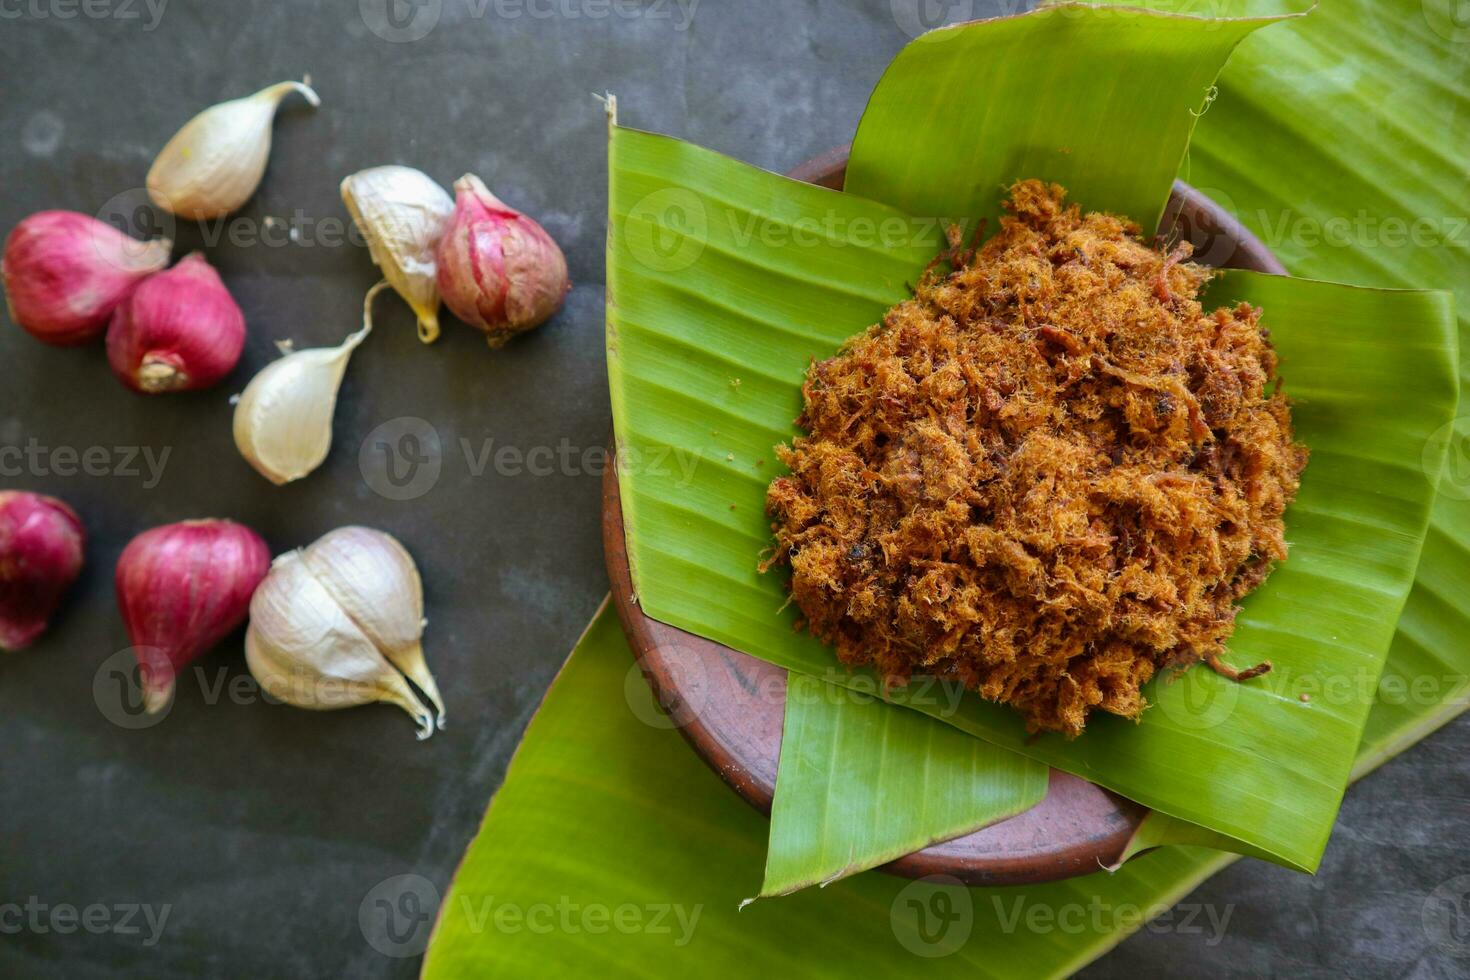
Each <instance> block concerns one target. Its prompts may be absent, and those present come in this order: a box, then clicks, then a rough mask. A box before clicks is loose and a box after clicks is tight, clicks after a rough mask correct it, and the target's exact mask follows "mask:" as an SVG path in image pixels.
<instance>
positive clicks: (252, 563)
mask: <svg viewBox="0 0 1470 980" xmlns="http://www.w3.org/2000/svg"><path fill="white" fill-rule="evenodd" d="M270 560H271V553H270V549H269V548H268V547H266V543H265V541H264V540H262V539H261V537H260V535H258V534H256V533H255V532H254V531H252V530H250V529H249V528H248V527H244V526H243V525H240V524H236V523H235V522H234V521H221V520H205V521H184V522H182V523H179V524H167V525H164V526H163V527H155V528H153V529H152V530H149V531H144V532H143V533H142V534H140V535H138V536H137V537H136V538H134V539H133V540H132V541H130V542H128V546H127V547H126V548H124V549H123V553H122V555H121V557H119V558H118V560H117V576H116V579H117V603H118V606H119V608H120V609H121V610H122V617H123V623H124V625H126V626H127V630H128V637H129V639H131V641H132V644H133V653H134V654H135V655H136V656H137V658H138V666H139V668H140V673H141V675H142V680H143V697H144V703H145V705H146V707H147V710H148V712H149V713H150V714H153V713H156V712H158V711H160V710H161V709H162V708H163V707H164V706H165V705H167V704H168V702H169V699H170V698H172V697H173V691H174V681H175V678H176V677H177V675H178V672H179V670H180V669H181V668H182V667H184V666H185V665H186V664H188V663H189V662H190V661H192V660H194V659H195V658H196V657H198V656H199V655H200V654H201V653H203V652H204V651H206V650H208V649H209V648H210V647H212V646H214V645H215V644H217V643H219V641H220V640H223V639H224V638H225V637H226V636H228V635H229V634H230V632H231V631H232V630H233V629H235V627H237V626H239V625H240V624H241V623H242V622H244V620H245V614H246V612H247V611H248V610H249V608H250V597H251V595H252V594H253V593H254V592H255V587H256V586H257V585H259V584H260V582H261V580H262V579H264V578H265V574H266V571H267V569H268V568H269V567H270Z"/></svg>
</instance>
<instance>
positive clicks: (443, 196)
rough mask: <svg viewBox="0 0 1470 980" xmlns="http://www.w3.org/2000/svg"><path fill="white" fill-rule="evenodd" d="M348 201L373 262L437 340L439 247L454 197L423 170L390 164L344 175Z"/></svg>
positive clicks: (423, 332)
mask: <svg viewBox="0 0 1470 980" xmlns="http://www.w3.org/2000/svg"><path fill="white" fill-rule="evenodd" d="M342 201H343V203H344V204H346V205H347V211H348V213H349V214H351V215H352V220H353V221H354V222H356V224H357V227H358V228H360V229H362V233H363V236H364V237H366V238H367V244H368V252H369V253H370V254H371V255H372V258H373V262H374V263H375V264H376V265H377V266H378V268H380V269H382V270H383V277H384V278H385V279H387V280H388V282H389V283H391V284H392V286H393V288H394V290H396V291H397V293H398V295H399V296H402V297H403V299H404V302H406V303H408V305H409V306H411V307H412V308H413V311H414V313H415V314H416V315H417V316H418V321H419V339H420V340H422V341H423V342H424V343H426V344H431V343H433V342H434V341H435V340H437V339H438V337H439V285H438V282H437V279H436V266H435V263H434V251H435V249H436V248H437V246H438V244H439V239H440V238H441V237H442V236H443V234H444V227H445V225H447V224H448V222H449V216H450V215H451V214H453V213H454V201H453V199H451V198H450V196H449V194H448V193H447V192H446V191H445V190H444V188H442V187H440V186H439V185H438V184H436V183H435V182H434V180H433V179H432V178H431V177H429V175H428V174H425V173H424V172H423V171H420V170H415V169H414V168H412V167H400V166H385V167H370V168H368V169H367V170H359V171H358V172H357V173H355V174H353V175H352V176H350V177H347V178H346V179H344V180H343V181H342Z"/></svg>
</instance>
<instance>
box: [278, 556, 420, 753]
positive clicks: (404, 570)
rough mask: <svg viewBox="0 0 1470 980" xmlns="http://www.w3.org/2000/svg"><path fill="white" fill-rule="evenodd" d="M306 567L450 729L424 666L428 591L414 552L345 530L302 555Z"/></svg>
mask: <svg viewBox="0 0 1470 980" xmlns="http://www.w3.org/2000/svg"><path fill="white" fill-rule="evenodd" d="M302 561H303V562H304V563H305V564H306V566H307V567H308V568H309V569H311V573H312V575H314V576H315V577H316V580H317V581H318V582H319V583H321V585H322V587H323V588H324V589H325V590H326V591H327V593H328V594H329V595H331V597H332V599H333V601H335V602H336V603H337V605H338V606H340V607H341V608H342V609H343V610H344V611H345V612H346V613H347V615H348V616H349V617H351V619H352V621H353V622H354V623H356V624H357V625H358V628H360V629H361V630H362V631H363V632H364V633H365V634H367V636H368V638H369V639H371V640H372V641H373V644H374V645H375V646H376V647H377V648H378V650H380V651H381V652H382V654H383V656H385V657H387V658H388V659H389V660H390V661H391V662H392V663H393V665H394V666H395V667H397V668H398V669H399V670H401V671H403V672H404V673H405V674H407V675H408V679H409V680H411V681H413V682H414V683H415V684H417V685H418V687H419V690H421V691H423V692H424V694H426V695H427V696H428V698H429V700H430V701H431V702H433V704H434V708H435V710H436V711H437V712H438V722H439V727H440V728H443V727H444V699H443V698H442V697H441V696H440V694H439V685H438V684H436V683H435V682H434V675H433V674H432V673H430V672H429V665H428V664H427V663H425V662H424V649H423V645H422V642H421V640H422V637H423V635H424V586H423V581H422V580H421V579H420V578H419V570H418V568H417V567H416V566H415V565H414V563H413V558H412V557H411V556H410V555H409V553H408V550H407V549H405V548H404V547H403V545H402V544H400V543H399V541H398V539H397V538H395V537H393V536H392V535H391V534H385V533H383V532H382V531H375V530H373V529H372V528H369V527H343V528H338V529H337V530H335V531H332V532H330V533H328V534H326V535H323V536H322V537H321V538H320V539H318V540H317V541H316V542H315V543H313V544H312V545H311V546H310V547H309V548H307V549H306V550H305V551H303V552H302Z"/></svg>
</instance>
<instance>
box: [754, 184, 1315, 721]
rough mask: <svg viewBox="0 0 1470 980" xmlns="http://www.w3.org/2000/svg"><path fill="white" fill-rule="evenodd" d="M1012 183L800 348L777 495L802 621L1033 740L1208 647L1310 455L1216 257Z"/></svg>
mask: <svg viewBox="0 0 1470 980" xmlns="http://www.w3.org/2000/svg"><path fill="white" fill-rule="evenodd" d="M1064 198H1065V192H1064V191H1063V190H1062V188H1061V187H1059V186H1057V185H1055V184H1053V185H1047V184H1043V183H1041V182H1039V181H1035V180H1027V181H1021V182H1019V183H1017V184H1015V185H1014V186H1013V187H1012V188H1011V189H1010V196H1009V200H1007V202H1006V205H1005V206H1006V210H1007V212H1008V214H1007V216H1005V217H1003V218H1002V219H1001V223H1000V224H1001V227H1000V231H999V232H998V233H997V234H996V235H995V236H993V237H992V238H991V239H990V240H989V241H987V242H985V244H984V245H983V246H981V247H979V248H978V249H969V250H962V249H961V248H960V245H959V242H958V241H957V236H953V235H952V245H953V246H954V247H953V248H951V250H950V251H949V252H947V253H945V254H944V255H943V256H941V259H942V260H943V261H942V262H940V263H936V266H933V267H931V269H930V270H929V271H927V272H926V273H925V275H924V277H923V278H922V280H921V281H920V283H919V285H918V287H917V289H916V290H915V294H914V296H913V298H912V299H910V300H907V301H905V302H903V303H900V304H899V305H897V306H895V307H894V308H892V309H891V310H889V311H888V312H887V314H885V316H884V318H883V321H882V322H881V323H879V324H876V325H875V326H873V327H871V328H869V329H868V330H867V331H866V332H864V333H863V334H861V335H859V336H857V337H855V338H853V339H852V340H850V341H849V342H848V343H847V344H846V345H845V346H844V347H843V349H842V350H841V351H840V352H839V353H838V354H837V355H836V356H834V357H832V358H830V359H828V360H825V361H821V362H817V363H813V364H812V365H811V367H810V369H809V371H808V373H807V377H806V381H805V384H804V385H803V388H802V396H803V400H804V405H805V407H804V410H803V412H802V415H801V417H800V418H799V419H798V420H797V423H798V425H799V426H800V427H801V428H802V429H803V430H805V431H806V433H807V434H806V435H805V436H804V437H801V438H798V439H796V440H795V441H794V443H793V444H792V445H791V446H789V447H788V446H781V447H778V450H777V452H778V454H779V456H780V459H781V461H782V462H783V463H784V464H785V465H786V466H787V467H788V468H789V470H790V475H789V476H782V477H780V478H778V479H776V480H775V481H773V482H772V483H771V484H770V487H769V489H768V492H767V498H766V509H767V513H768V514H769V515H770V517H771V519H772V522H773V523H772V530H773V531H774V533H775V537H776V549H775V551H774V553H773V555H772V557H771V558H770V559H769V560H768V561H767V562H766V563H765V566H763V567H770V566H771V565H775V564H785V565H789V566H790V571H791V579H790V589H791V594H792V597H793V599H794V600H795V602H796V603H797V605H798V606H799V607H800V609H801V611H802V613H803V616H804V620H805V625H806V627H807V628H808V629H810V630H811V632H812V633H813V634H815V635H816V636H817V637H819V638H820V639H821V640H823V641H824V642H825V643H827V644H830V645H832V646H833V647H835V648H836V652H837V655H838V657H839V658H840V659H841V660H842V661H843V662H844V663H847V664H849V665H867V664H871V665H874V666H875V667H876V668H877V669H878V670H879V671H880V672H881V673H882V674H883V675H884V676H885V677H886V678H887V679H888V680H889V682H890V683H904V682H906V681H907V680H908V678H909V677H910V676H911V675H913V674H915V673H920V674H930V675H936V676H940V677H945V678H955V679H959V680H960V681H962V682H963V683H964V684H965V685H966V686H967V687H969V688H972V689H974V690H976V691H978V692H979V693H980V694H981V695H982V696H984V697H986V698H990V699H993V700H996V701H1000V702H1003V703H1005V704H1009V705H1012V706H1013V707H1015V708H1016V709H1017V710H1018V711H1020V712H1021V713H1022V714H1023V715H1024V717H1025V719H1026V721H1027V724H1028V727H1029V728H1030V729H1031V730H1032V731H1058V732H1063V733H1065V734H1066V735H1068V736H1076V735H1078V734H1079V733H1081V732H1082V730H1083V728H1084V726H1085V724H1086V721H1087V717H1088V715H1089V713H1090V712H1091V711H1093V710H1094V709H1100V710H1103V711H1107V712H1111V713H1113V714H1118V715H1122V716H1124V717H1128V718H1137V717H1138V715H1139V713H1140V712H1141V711H1142V710H1143V709H1144V707H1145V701H1144V698H1143V695H1142V694H1141V692H1140V687H1141V685H1143V684H1144V683H1145V682H1146V681H1148V680H1149V678H1151V677H1152V676H1153V675H1154V673H1155V672H1156V671H1158V670H1159V669H1161V668H1165V667H1181V668H1182V667H1186V666H1189V665H1191V664H1194V663H1197V662H1199V661H1201V660H1203V661H1206V662H1208V663H1209V664H1210V665H1211V666H1213V667H1215V668H1216V669H1218V670H1220V671H1221V672H1222V673H1225V674H1227V675H1228V676H1233V677H1237V678H1238V679H1245V678H1246V677H1249V676H1254V674H1255V673H1260V672H1263V671H1264V670H1265V669H1269V665H1260V666H1258V667H1256V668H1252V669H1251V670H1250V671H1240V672H1237V671H1234V670H1233V669H1231V668H1230V667H1228V666H1226V665H1225V664H1224V663H1223V661H1222V660H1221V659H1220V658H1221V655H1222V654H1223V652H1224V647H1225V642H1226V640H1227V639H1228V638H1229V636H1230V634H1231V631H1232V630H1233V628H1234V619H1235V615H1236V611H1237V605H1236V604H1237V602H1238V601H1239V600H1240V599H1241V598H1242V597H1243V596H1245V595H1246V594H1247V593H1249V592H1250V591H1252V590H1253V589H1255V588H1256V587H1257V586H1259V585H1260V584H1261V583H1262V582H1263V581H1264V580H1265V578H1266V576H1267V575H1268V574H1269V573H1270V570H1271V568H1272V565H1273V563H1274V562H1277V561H1281V560H1283V559H1285V557H1286V543H1285V541H1284V539H1283V524H1282V514H1283V512H1284V510H1285V509H1286V506H1287V505H1288V504H1289V503H1290V502H1291V500H1292V499H1293V497H1294V496H1295V494H1296V491H1297V487H1298V483H1299V478H1300V474H1301V471H1302V469H1303V468H1304V467H1305V465H1306V461H1307V451H1306V449H1305V448H1304V447H1302V446H1300V445H1297V444H1296V443H1295V442H1294V441H1293V437H1292V429H1291V414H1290V409H1289V405H1288V402H1287V399H1286V397H1285V396H1284V395H1283V394H1282V393H1281V391H1280V382H1279V380H1278V379H1277V377H1276V355H1275V353H1274V351H1273V350H1272V347H1271V345H1270V343H1269V340H1268V337H1267V333H1266V331H1264V330H1263V329H1262V328H1261V326H1260V315H1261V314H1260V311H1259V310H1257V309H1253V308H1252V307H1250V306H1248V305H1244V304H1242V305H1238V306H1235V307H1233V308H1222V309H1217V310H1213V311H1211V312H1208V313H1207V312H1205V311H1204V310H1203V309H1202V307H1201V305H1200V303H1199V302H1198V300H1197V298H1196V297H1197V295H1198V293H1199V290H1200V288H1201V287H1202V286H1203V285H1204V284H1205V282H1206V281H1207V280H1208V279H1209V278H1210V276H1211V274H1212V273H1211V271H1210V270H1209V269H1207V268H1205V267H1203V266H1200V265H1196V264H1193V263H1191V262H1189V261H1187V259H1188V256H1189V254H1190V253H1189V246H1188V245H1187V244H1186V245H1181V246H1178V247H1176V248H1175V249H1173V250H1172V251H1169V252H1167V253H1165V252H1161V251H1159V250H1156V249H1153V248H1150V247H1148V246H1147V245H1145V244H1143V243H1142V242H1141V241H1140V240H1139V239H1138V237H1137V236H1138V231H1139V230H1138V228H1137V226H1136V225H1133V224H1131V223H1129V222H1127V221H1126V220H1123V219H1121V218H1118V217H1115V216H1113V215H1109V214H1101V213H1090V214H1085V215H1084V214H1082V213H1081V211H1080V209H1079V208H1078V207H1077V205H1075V204H1072V205H1066V204H1065V203H1064Z"/></svg>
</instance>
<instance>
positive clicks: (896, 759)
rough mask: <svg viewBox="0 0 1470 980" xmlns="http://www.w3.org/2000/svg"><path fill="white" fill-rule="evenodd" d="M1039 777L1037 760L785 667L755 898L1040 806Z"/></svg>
mask: <svg viewBox="0 0 1470 980" xmlns="http://www.w3.org/2000/svg"><path fill="white" fill-rule="evenodd" d="M950 691H951V693H954V694H958V693H959V690H958V688H953V687H952V688H950ZM1046 784H1047V771H1046V767H1045V766H1042V765H1038V764H1037V763H1035V762H1032V761H1031V760H1029V759H1026V758H1025V757H1023V756H1019V755H1017V754H1016V753H1014V752H1009V751H1007V750H1005V749H1003V748H1000V747H999V746H997V745H992V744H990V743H988V742H985V741H982V740H981V739H978V738H974V737H972V736H970V735H967V734H965V733H964V732H962V731H959V730H958V729H955V728H952V727H950V726H948V725H945V724H942V723H940V722H936V721H934V720H933V719H931V718H927V717H925V716H924V715H921V714H919V713H918V712H915V711H904V710H902V709H899V708H895V707H893V706H891V705H886V704H884V703H883V702H881V701H877V700H874V696H873V695H860V694H858V693H857V692H854V691H851V690H849V689H847V688H843V687H840V686H838V685H833V684H828V683H826V682H825V681H823V680H820V679H819V678H816V677H810V676H808V675H806V674H798V673H791V674H789V677H788V683H787V686H786V719H785V727H784V728H783V730H782V733H781V761H780V769H779V776H778V778H777V780H776V797H775V800H774V802H773V803H772V806H771V833H770V842H769V846H768V847H767V850H766V876H765V881H764V882H763V883H762V885H761V896H762V897H768V896H773V895H788V894H790V893H791V892H794V891H796V890H798V889H800V888H805V887H807V886H808V885H815V884H828V883H830V882H833V881H836V880H837V879H839V878H845V877H847V876H848V875H851V874H855V873H857V872H859V871H866V870H867V869H869V868H873V867H877V866H878V865H880V864H884V863H886V862H888V861H892V860H894V859H896V858H900V857H903V856H904V855H905V854H909V853H912V852H913V851H917V850H920V849H922V848H924V847H927V846H929V845H930V844H933V843H936V842H938V841H943V840H949V839H951V838H953V837H959V836H961V835H963V834H968V833H970V832H971V831H974V830H979V829H980V828H981V827H985V826H988V825H990V824H992V823H995V822H997V821H1000V820H1004V819H1005V818H1006V817H1012V816H1015V815H1016V814H1018V813H1021V812H1023V811H1025V810H1029V809H1030V808H1031V807H1033V806H1035V805H1036V804H1038V803H1040V802H1041V800H1042V798H1043V797H1045V796H1046Z"/></svg>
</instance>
